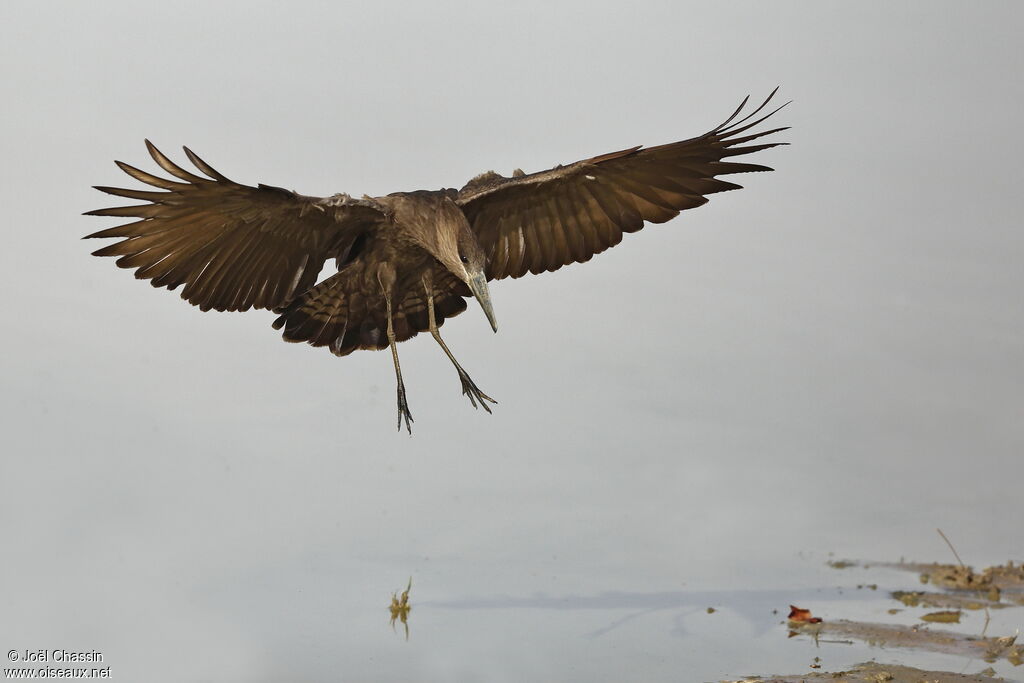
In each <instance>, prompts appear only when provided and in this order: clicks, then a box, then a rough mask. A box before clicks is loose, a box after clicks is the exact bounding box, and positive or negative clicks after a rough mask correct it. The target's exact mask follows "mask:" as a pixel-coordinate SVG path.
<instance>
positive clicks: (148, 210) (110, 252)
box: [87, 140, 384, 311]
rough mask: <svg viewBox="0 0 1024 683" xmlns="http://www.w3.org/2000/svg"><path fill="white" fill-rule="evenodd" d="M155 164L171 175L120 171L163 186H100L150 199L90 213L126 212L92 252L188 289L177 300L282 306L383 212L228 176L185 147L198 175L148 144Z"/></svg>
mask: <svg viewBox="0 0 1024 683" xmlns="http://www.w3.org/2000/svg"><path fill="white" fill-rule="evenodd" d="M146 147H147V148H148V149H149V153H150V155H151V156H152V157H153V160H154V161H156V163H157V164H159V165H160V167H161V168H163V169H164V170H165V171H166V172H167V173H169V174H170V175H172V176H174V177H175V178H176V179H177V180H173V181H172V180H167V179H165V178H160V177H158V176H154V175H150V174H149V173H146V172H144V171H140V170H139V169H137V168H134V167H132V166H129V165H128V164H124V163H122V162H116V163H117V165H118V166H119V167H120V168H121V170H123V171H124V172H125V173H127V174H128V175H130V176H131V177H133V178H135V179H136V180H139V181H141V182H143V183H146V184H148V185H152V186H154V187H157V188H160V189H161V190H164V191H163V192H153V191H143V190H128V189H122V188H116V187H100V186H97V188H96V189H98V190H101V191H103V192H106V193H108V194H112V195H117V196H119V197H128V198H131V199H141V200H143V201H145V202H147V203H145V204H140V205H137V206H123V207H116V208H112V209H98V210H96V211H89V212H88V214H87V215H92V216H124V217H131V218H135V219H137V220H134V221H133V222H131V223H128V224H126V225H120V226H117V227H114V228H108V229H106V230H101V231H100V232H96V233H93V234H91V235H88V237H119V238H123V239H122V240H121V241H119V242H116V243H114V244H111V245H109V246H106V247H103V248H102V249H99V250H97V251H95V252H93V253H94V254H95V255H97V256H119V257H120V258H118V260H117V265H119V266H120V267H122V268H135V269H137V270H136V271H135V277H137V278H140V279H147V280H151V282H152V285H153V286H154V287H166V288H167V289H175V288H176V287H178V286H180V285H184V289H183V290H182V292H181V298H183V299H185V300H186V301H188V302H190V303H192V304H194V305H196V306H199V307H200V308H202V309H203V310H204V311H205V310H209V309H211V308H213V309H216V310H218V311H244V310H248V309H249V308H270V309H277V308H281V307H283V306H285V305H287V303H288V302H289V301H291V300H292V299H293V298H294V297H295V296H296V295H297V294H299V293H301V292H303V291H305V290H306V289H308V288H309V287H311V286H312V285H313V284H314V283H315V282H316V278H317V275H319V273H320V269H321V268H322V267H323V265H324V262H325V261H326V260H327V259H329V258H339V260H341V259H343V258H344V256H345V254H346V252H347V250H348V249H350V248H351V246H352V245H353V243H354V242H355V240H356V239H357V238H358V237H359V236H360V235H361V234H364V233H365V232H366V231H367V230H370V229H372V227H373V226H374V225H376V224H377V223H379V222H380V221H381V220H382V219H383V218H384V214H383V213H382V212H381V210H380V209H378V208H376V206H375V205H374V204H373V203H372V202H369V201H365V200H360V199H353V198H351V197H349V196H348V195H335V196H334V197H327V198H320V197H305V196H303V195H300V194H296V193H295V192H291V191H289V190H285V189H282V188H279V187H271V186H269V185H259V186H258V187H250V186H247V185H241V184H239V183H236V182H234V181H232V180H229V179H227V178H225V177H224V176H223V175H221V174H220V173H218V172H217V171H215V170H214V169H213V168H211V167H210V166H209V165H208V164H207V163H206V162H204V161H203V160H202V159H200V158H199V157H198V156H196V155H195V154H193V153H192V152H191V151H190V150H189V149H188V148H187V147H186V148H185V153H186V154H187V155H188V158H189V159H190V160H191V161H192V163H193V164H195V166H196V168H198V169H199V170H200V171H201V172H202V173H204V174H206V175H207V176H209V177H208V178H204V177H201V176H198V175H195V174H193V173H191V172H189V171H186V170H185V169H183V168H181V167H179V166H177V165H175V164H174V163H173V162H172V161H170V160H169V159H168V158H167V157H166V156H164V155H163V154H162V153H161V152H160V151H159V150H158V149H157V148H156V147H154V146H153V145H152V144H151V143H150V142H149V141H148V140H147V141H146Z"/></svg>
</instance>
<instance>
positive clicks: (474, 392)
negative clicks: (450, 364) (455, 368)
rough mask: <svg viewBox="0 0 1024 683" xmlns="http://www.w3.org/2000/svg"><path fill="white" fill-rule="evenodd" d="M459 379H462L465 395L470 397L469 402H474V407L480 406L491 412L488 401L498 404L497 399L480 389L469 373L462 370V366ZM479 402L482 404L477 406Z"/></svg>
mask: <svg viewBox="0 0 1024 683" xmlns="http://www.w3.org/2000/svg"><path fill="white" fill-rule="evenodd" d="M459 379H460V380H461V381H462V393H463V395H465V396H468V397H469V402H470V403H471V404H473V407H474V408H477V407H480V408H483V409H484V410H486V411H487V412H488V413H490V412H491V407H490V406H489V405H487V402H488V401H490V402H491V403H493V404H494V405H498V402H497V401H495V400H494V399H493V398H491V397H490V396H488V395H487V394H485V393H484V392H482V391H480V387H478V386H477V385H476V382H474V381H473V380H472V379H470V377H469V375H468V374H467V373H466V371H465V370H462V368H459ZM477 403H479V404H480V405H479V406H477Z"/></svg>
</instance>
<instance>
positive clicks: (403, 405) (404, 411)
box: [398, 382, 415, 436]
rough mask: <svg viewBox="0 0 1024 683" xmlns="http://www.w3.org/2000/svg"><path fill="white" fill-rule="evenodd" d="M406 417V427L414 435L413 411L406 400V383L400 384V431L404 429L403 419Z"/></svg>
mask: <svg viewBox="0 0 1024 683" xmlns="http://www.w3.org/2000/svg"><path fill="white" fill-rule="evenodd" d="M403 418H405V428H406V430H407V431H408V432H409V434H410V436H411V435H412V423H413V422H415V420H413V419H412V413H410V412H409V403H408V401H406V400H405V383H404V382H399V384H398V431H402V419H403Z"/></svg>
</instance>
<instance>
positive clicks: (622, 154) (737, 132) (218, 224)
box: [88, 88, 785, 433]
mask: <svg viewBox="0 0 1024 683" xmlns="http://www.w3.org/2000/svg"><path fill="white" fill-rule="evenodd" d="M776 90H778V88H776ZM774 95H775V91H772V94H771V95H769V96H768V98H767V99H766V100H765V101H764V102H763V103H762V104H761V106H759V107H757V108H756V109H755V110H754V111H753V112H751V113H749V114H747V115H746V116H745V117H743V118H739V119H737V117H739V116H740V113H741V112H742V111H743V109H744V107H745V105H746V104H747V99H744V100H743V102H742V103H741V104H740V106H739V107H738V108H737V109H736V111H735V112H733V114H732V116H730V117H729V118H728V119H727V120H726V121H725V122H724V123H722V125H720V126H718V127H716V128H714V129H713V130H711V131H709V132H707V133H705V134H704V135H700V136H698V137H695V138H691V139H689V140H683V141H681V142H674V143H671V144H667V145H660V146H658V147H649V148H643V147H631V148H630V149H624V150H622V151H619V152H611V153H609V154H602V155H600V156H596V157H592V158H590V159H585V160H583V161H577V162H576V163H573V164H569V165H567V166H556V167H555V168H553V169H550V170H547V171H541V172H539V173H529V174H526V173H523V172H522V171H520V170H516V171H514V172H513V173H512V177H510V178H507V177H505V176H502V175H499V174H497V173H495V172H493V171H488V172H486V173H482V174H480V175H478V176H477V177H475V178H473V179H472V180H470V181H469V182H468V183H467V184H466V185H465V187H463V188H462V189H461V190H454V189H442V190H436V191H426V190H418V191H415V192H396V193H394V194H389V195H387V196H385V197H366V196H364V197H363V198H362V199H355V198H353V197H350V196H349V195H347V194H336V195H334V196H332V197H326V198H321V197H306V196H303V195H300V194H298V193H296V192H292V191H290V190H285V189H283V188H280V187H273V186H270V185H263V184H260V185H258V186H256V187H249V186H247V185H241V184H239V183H236V182H234V181H232V180H229V179H228V178H226V177H224V176H223V175H221V174H220V173H218V172H217V171H215V170H214V169H213V168H212V167H210V165H209V164H207V163H206V162H205V161H203V160H202V159H200V158H199V157H198V156H196V155H195V154H193V153H192V151H191V150H189V149H188V148H187V147H186V148H185V154H186V155H187V156H188V158H189V160H190V161H191V162H192V163H193V164H194V165H195V166H196V168H198V170H199V171H200V172H202V173H203V174H205V175H206V176H208V177H202V176H199V175H195V174H194V173H191V172H189V171H187V170H185V169H183V168H181V167H180V166H178V165H176V164H175V163H174V162H172V161H171V160H170V159H168V158H167V157H166V156H164V155H163V154H162V153H161V152H160V151H159V150H158V149H157V148H156V147H154V146H153V145H152V144H151V143H150V142H149V141H148V140H147V141H146V147H147V148H148V149H149V153H150V155H151V156H152V157H153V160H154V161H155V162H156V163H157V164H158V165H159V166H160V167H161V168H162V169H163V170H164V171H166V172H167V173H168V174H170V175H172V176H174V178H175V179H176V180H167V179H165V178H162V177H158V176H155V175H150V174H149V173H146V172H144V171H140V170H139V169H137V168H133V167H132V166H129V165H128V164H124V163H122V162H120V161H118V162H116V163H117V165H118V166H119V167H120V168H121V170H123V171H124V172H125V173H127V174H128V175H130V176H131V177H133V178H135V179H136V180H139V181H142V182H143V183H146V184H148V185H152V186H154V187H157V188H160V189H161V190H163V191H162V192H153V191H142V190H126V189H120V188H114V187H99V186H97V187H96V189H98V190H102V191H103V192H106V193H108V194H112V195H117V196H119V197H128V198H130V199H138V200H142V201H143V202H145V203H143V204H140V205H137V206H125V207H118V208H112V209H99V210H97V211H89V212H88V215H93V216H118V217H131V218H134V219H139V220H135V221H133V222H131V223H127V224H125V225H120V226H117V227H114V228H108V229H106V230H101V231H100V232H97V233H93V234H91V235H89V236H88V237H116V238H122V239H121V240H120V241H118V242H116V243H114V244H111V245H109V246H106V247H103V248H102V249H99V250H98V251H96V252H94V253H95V255H97V256H117V257H119V258H118V259H117V265H118V266H120V267H122V268H133V269H135V277H137V278H140V279H145V280H149V281H150V282H151V284H152V285H153V286H154V287H166V288H167V289H175V288H176V287H179V286H183V288H182V291H181V298H183V299H185V300H186V301H188V302H189V303H191V304H194V305H196V306H199V307H200V308H201V309H202V310H204V311H206V310H209V309H211V308H212V309H214V310H218V311H245V310H248V309H250V308H264V309H270V310H273V311H275V312H276V313H278V314H279V315H278V317H277V319H276V320H275V321H274V327H275V328H277V329H283V330H284V338H285V340H286V341H291V342H308V343H309V344H312V345H313V346H323V347H326V348H328V349H330V351H331V353H333V354H335V355H338V356H345V355H347V354H349V353H352V352H353V351H355V350H356V349H383V348H385V347H390V348H391V357H392V359H393V361H394V364H395V374H396V376H397V380H398V428H399V429H401V428H402V421H403V420H404V421H405V425H406V429H408V430H409V431H410V433H411V431H412V427H411V424H410V423H411V422H412V414H411V413H410V412H409V404H408V402H407V401H406V394H405V385H404V383H403V382H402V370H401V366H400V365H399V362H398V351H397V349H396V344H397V343H398V342H401V341H405V340H406V339H409V338H411V337H414V336H415V335H416V334H417V333H419V332H424V331H426V330H429V331H430V334H431V335H433V337H434V339H436V340H437V343H438V344H440V346H441V349H442V350H443V351H444V352H445V354H446V355H447V356H448V358H449V359H450V360H451V362H452V364H453V365H455V369H456V370H457V371H458V373H459V380H460V381H461V382H462V392H463V393H464V394H466V395H467V396H469V400H470V402H471V403H472V404H473V406H474V407H476V406H477V404H479V405H481V406H483V407H484V409H485V410H487V411H488V412H490V406H489V405H488V403H495V401H494V399H492V398H491V397H490V396H488V395H487V394H485V393H484V392H482V391H481V390H480V389H479V388H478V387H477V385H476V384H475V383H474V382H473V380H472V379H470V377H469V374H467V373H466V371H465V370H464V369H463V368H462V366H461V365H459V362H458V361H457V360H456V359H455V356H454V355H453V354H452V352H451V351H450V350H449V349H448V346H447V345H446V344H445V343H444V341H443V340H442V339H441V335H440V333H439V332H438V328H439V327H440V326H441V324H442V323H443V322H444V320H445V319H447V318H451V317H452V316H455V315H458V314H459V313H461V312H462V311H464V310H465V309H466V299H467V298H468V297H470V296H472V297H475V298H476V300H477V302H479V304H480V306H481V308H483V312H484V315H486V316H487V320H488V322H489V323H490V324H491V327H492V328H494V330H495V331H497V322H496V320H495V315H494V307H493V305H492V303H491V296H490V293H489V291H488V287H487V283H488V282H489V281H491V280H500V279H502V278H506V277H513V278H517V277H521V276H523V275H526V274H527V273H543V272H546V271H552V270H557V269H559V268H561V267H562V266H564V265H567V264H569V263H582V262H584V261H589V260H590V258H591V257H592V256H593V255H594V254H598V253H600V252H602V251H604V250H605V249H607V248H608V247H611V246H614V245H616V244H618V243H619V242H620V241H621V240H622V234H623V233H626V232H636V231H637V230H640V228H642V227H643V225H644V222H650V223H664V222H665V221H667V220H669V219H671V218H674V217H675V216H676V215H678V214H679V212H680V211H682V210H684V209H692V208H694V207H697V206H700V205H701V204H704V203H705V202H707V201H708V200H707V195H710V194H714V193H716V192H722V191H725V190H734V189H737V188H739V187H740V186H739V185H736V184H734V183H731V182H728V181H725V180H721V179H719V178H718V176H723V175H731V174H734V173H747V172H750V171H770V170H772V169H770V168H768V167H767V166H761V165H759V164H749V163H737V162H735V161H724V160H725V159H728V158H730V157H735V156H738V155H743V154H750V153H751V152H757V151H759V150H762V149H767V148H769V147H775V146H776V145H779V144H784V143H778V142H776V143H764V142H761V143H757V144H747V143H750V142H752V141H753V140H756V139H758V138H761V137H763V136H765V135H769V134H771V133H777V132H779V131H781V130H785V128H774V129H771V130H763V131H760V132H756V131H753V132H748V131H751V129H752V128H753V127H755V126H757V125H758V124H759V123H761V122H762V121H764V120H765V119H766V118H768V117H769V116H771V115H772V114H774V113H775V112H776V111H778V109H781V107H779V108H778V109H775V110H773V111H771V112H769V113H767V114H764V115H762V116H761V117H760V118H756V119H755V117H756V116H757V115H758V114H759V113H761V112H762V111H763V110H764V109H765V107H766V106H767V105H768V103H769V102H770V101H771V99H772V97H773V96H774ZM748 99H749V98H748ZM783 106H784V105H783ZM752 119H753V120H752ZM328 259H335V261H336V264H337V269H338V272H337V273H334V274H333V275H331V276H330V277H328V278H326V279H324V280H323V281H322V282H317V281H316V280H317V277H318V275H319V273H320V270H321V268H322V267H323V265H324V263H325V262H326V261H327V260H328Z"/></svg>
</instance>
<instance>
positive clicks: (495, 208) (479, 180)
mask: <svg viewBox="0 0 1024 683" xmlns="http://www.w3.org/2000/svg"><path fill="white" fill-rule="evenodd" d="M776 90H778V88H776ZM774 94H775V91H772V94H771V95H769V96H768V98H767V99H766V100H765V101H764V103H762V104H761V106H759V107H758V108H757V109H755V110H754V111H753V112H751V113H750V114H748V115H746V116H745V117H744V118H742V119H739V120H736V117H737V116H739V114H740V112H741V111H742V110H743V107H744V106H745V105H746V103H747V100H746V99H745V100H743V103H741V104H740V106H739V108H737V109H736V111H735V112H734V113H733V115H732V116H730V117H729V118H728V119H727V120H726V121H725V122H724V123H722V124H721V125H720V126H718V127H717V128H715V129H714V130H711V131H709V132H707V133H705V134H704V135H701V136H699V137H696V138H692V139H689V140H683V141H681V142H675V143H671V144H667V145H661V146H658V147H650V148H646V149H644V148H641V147H633V148H630V149H625V150H622V151H619V152H611V153H609V154H603V155H600V156H596V157H593V158H591V159H585V160H583V161H577V162H576V163H574V164H569V165H567V166H557V167H555V168H553V169H551V170H548V171H541V172H540V173H531V174H529V175H525V174H521V172H520V173H518V174H516V175H514V176H513V177H511V178H506V177H504V176H501V175H498V174H497V173H493V172H490V173H485V174H482V175H480V176H477V177H476V178H474V179H473V180H471V181H470V182H469V183H468V184H467V185H466V186H465V187H463V188H462V189H461V190H459V192H458V195H457V196H456V198H455V201H456V203H458V204H459V205H460V206H461V207H462V210H463V212H464V213H465V214H466V218H467V219H468V220H469V223H470V225H472V226H473V230H474V232H475V233H476V235H477V239H478V240H479V242H480V245H481V246H482V247H483V249H484V252H485V253H486V254H487V258H488V266H487V276H488V278H489V279H501V278H505V277H522V276H523V275H526V274H527V273H541V272H545V271H552V270H557V269H558V268H561V267H562V266H563V265H566V264H569V263H581V262H583V261H588V260H590V258H591V257H592V256H593V255H594V254H597V253H600V252H602V251H604V250H605V249H607V248H609V247H612V246H614V245H616V244H618V243H619V242H620V241H621V240H622V235H623V233H626V232H636V231H637V230H639V229H640V228H642V227H643V225H644V222H645V221H646V222H650V223H664V222H665V221H667V220H669V219H671V218H674V217H675V216H677V215H678V214H679V212H680V211H682V210H684V209H690V208H693V207H696V206H700V205H702V204H704V203H706V202H707V201H708V200H707V197H706V195H709V194H713V193H715V192H722V191H724V190H733V189H737V188H739V187H740V186H739V185H736V184H735V183H730V182H728V181H725V180H720V179H718V178H717V177H716V176H720V175H728V174H731V173H745V172H749V171H770V170H772V169H770V168H768V167H767V166H762V165H760V164H749V163H738V162H734V161H724V159H726V158H728V157H733V156H736V155H740V154H749V153H751V152H756V151H759V150H762V149H767V148H769V147H775V146H777V145H780V144H785V143H779V142H776V143H758V144H753V145H747V144H745V143H748V142H750V141H752V140H755V139H757V138H760V137H762V136H765V135H769V134H771V133H777V132H779V131H782V130H785V128H774V129H771V130H765V131H759V132H754V133H748V134H746V135H744V133H747V131H749V130H750V129H751V128H753V127H754V126H757V125H758V124H759V123H761V122H762V121H764V120H765V119H766V118H768V117H769V116H771V115H772V114H774V113H775V112H776V111H778V110H779V109H781V108H782V107H779V108H778V109H775V110H774V111H771V112H770V113H768V114H766V115H764V116H762V117H761V118H758V119H756V120H753V121H751V119H752V118H754V117H755V116H756V115H757V114H758V113H759V112H761V111H762V110H763V109H764V108H765V106H766V105H767V104H768V103H769V101H771V99H772V96H773V95H774ZM783 106H785V105H783Z"/></svg>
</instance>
